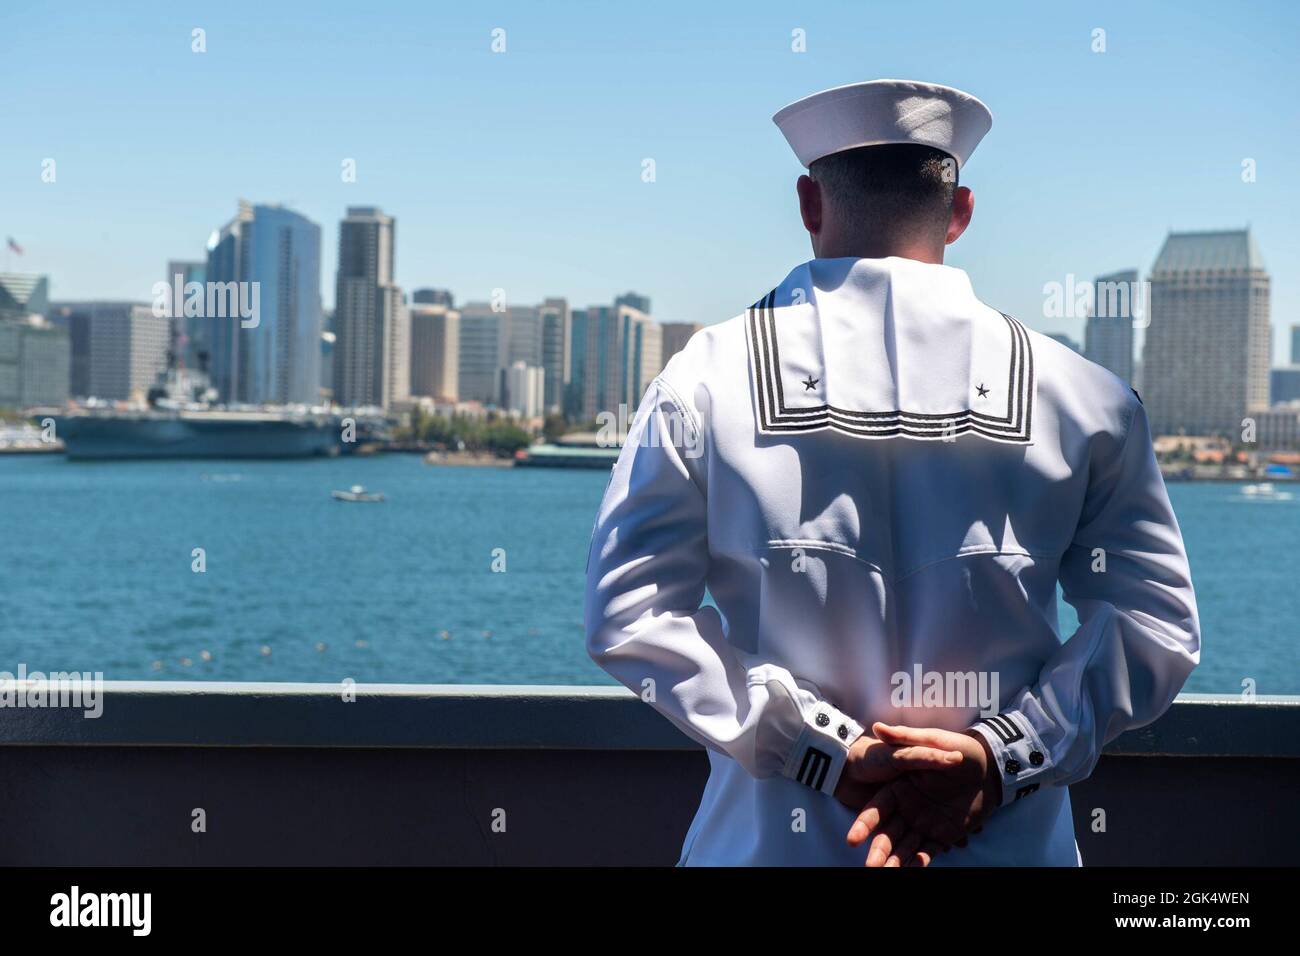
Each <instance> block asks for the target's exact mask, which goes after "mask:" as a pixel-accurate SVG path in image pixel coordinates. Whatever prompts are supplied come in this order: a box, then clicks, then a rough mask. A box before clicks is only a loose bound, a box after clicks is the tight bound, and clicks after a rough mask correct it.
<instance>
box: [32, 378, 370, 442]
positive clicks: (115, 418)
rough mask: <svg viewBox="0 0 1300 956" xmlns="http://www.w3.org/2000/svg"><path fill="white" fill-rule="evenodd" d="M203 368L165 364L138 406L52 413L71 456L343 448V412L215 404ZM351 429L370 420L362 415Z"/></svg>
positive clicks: (366, 426) (92, 407)
mask: <svg viewBox="0 0 1300 956" xmlns="http://www.w3.org/2000/svg"><path fill="white" fill-rule="evenodd" d="M211 398H212V395H211V390H210V389H209V387H208V383H207V380H206V378H205V377H204V376H202V375H200V374H198V373H194V372H191V371H188V370H186V369H176V368H173V369H170V370H168V372H167V373H166V374H165V376H164V379H163V381H162V382H161V383H160V384H159V385H158V386H156V387H155V388H153V389H151V390H150V392H149V396H148V402H147V404H145V405H142V406H136V407H130V406H126V407H124V406H120V405H106V404H99V405H87V406H84V407H83V406H78V407H73V408H70V409H69V410H67V411H65V412H62V413H59V414H56V415H54V416H53V417H54V419H55V430H56V433H57V435H58V437H59V439H60V440H61V441H62V442H63V444H64V447H65V449H66V452H67V455H68V457H69V458H70V459H78V460H88V459H98V460H115V459H131V458H309V457H314V456H328V455H337V454H339V453H340V452H341V451H345V450H349V445H355V442H349V441H347V440H346V439H345V435H346V431H345V428H344V425H345V419H346V417H347V416H345V415H343V414H341V413H339V412H335V411H331V410H329V409H327V408H323V407H318V408H307V407H302V406H285V407H273V408H272V407H251V406H219V405H214V404H213V403H212V401H211ZM357 426H358V430H359V431H361V432H363V434H364V433H365V432H368V431H369V430H371V429H373V428H374V422H373V421H370V420H369V419H364V420H362V421H360V422H358V423H357Z"/></svg>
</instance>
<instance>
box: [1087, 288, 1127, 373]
mask: <svg viewBox="0 0 1300 956" xmlns="http://www.w3.org/2000/svg"><path fill="white" fill-rule="evenodd" d="M1137 290H1138V274H1137V270H1136V269H1125V270H1123V271H1121V272H1112V273H1110V274H1109V275H1104V276H1098V277H1097V278H1096V280H1095V281H1094V282H1093V292H1094V294H1093V304H1092V309H1091V311H1090V312H1089V314H1088V322H1087V324H1086V326H1085V327H1084V330H1083V354H1084V357H1085V358H1087V359H1089V360H1091V361H1093V362H1096V363H1097V364H1098V365H1100V366H1101V367H1102V368H1108V369H1110V370H1111V371H1112V372H1114V373H1115V374H1116V375H1118V376H1119V377H1120V378H1122V379H1123V380H1124V381H1126V382H1129V383H1132V381H1133V315H1134V306H1135V305H1136V304H1137V303H1135V302H1134V301H1133V300H1134V296H1135V295H1136V294H1137Z"/></svg>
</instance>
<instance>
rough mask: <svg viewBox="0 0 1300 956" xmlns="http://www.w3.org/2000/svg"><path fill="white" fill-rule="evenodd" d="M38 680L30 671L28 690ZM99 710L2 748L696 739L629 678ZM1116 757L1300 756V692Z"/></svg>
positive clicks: (1190, 707)
mask: <svg viewBox="0 0 1300 956" xmlns="http://www.w3.org/2000/svg"><path fill="white" fill-rule="evenodd" d="M33 686H36V685H35V684H34V683H33V682H27V684H25V685H24V687H26V688H28V689H30V688H31V687H33ZM103 688H104V701H103V713H102V715H101V716H100V717H98V718H95V719H88V718H86V717H85V716H84V715H83V712H82V710H79V709H72V708H35V709H33V708H6V709H5V710H4V711H0V745H10V746H12V745H19V746H22V745H43V746H59V745H73V746H76V745H82V746H84V745H91V746H94V745H108V746H213V747H424V748H435V749H451V750H466V749H485V750H511V749H528V750H697V749H701V748H700V747H699V745H698V744H696V743H694V742H693V741H691V740H690V739H688V738H687V737H685V736H684V735H683V734H682V733H681V732H680V731H678V730H677V729H676V728H675V727H673V726H672V725H671V724H669V723H668V722H667V721H666V720H664V719H663V718H661V717H659V716H658V715H657V714H656V713H655V712H654V710H653V709H652V708H650V707H649V706H648V705H646V704H643V703H641V702H640V701H639V700H638V699H637V698H636V696H635V695H633V694H632V693H631V692H630V691H628V690H626V689H624V688H622V687H599V686H582V687H564V686H556V687H549V686H512V685H469V684H465V685H461V684H356V685H354V686H353V687H352V689H351V693H352V694H354V695H355V698H356V699H355V700H354V701H351V702H348V701H345V700H344V687H343V685H342V684H287V683H216V682H213V683H209V682H199V681H156V682H155V681H105V682H104V684H103ZM1106 753H1107V754H1112V755H1120V756H1122V755H1135V756H1136V755H1167V756H1185V757H1210V756H1228V757H1251V756H1260V757H1300V697H1269V696H1261V697H1257V698H1255V699H1254V700H1253V701H1251V700H1245V699H1242V698H1239V697H1227V696H1217V695H1205V694H1182V695H1180V696H1179V698H1178V701H1177V702H1176V703H1175V704H1174V706H1173V707H1172V708H1170V710H1169V711H1168V712H1167V713H1166V714H1165V715H1164V716H1163V717H1161V718H1160V719H1159V720H1158V721H1156V722H1155V723H1154V724H1151V725H1149V726H1147V727H1143V728H1140V729H1138V730H1135V731H1131V732H1129V733H1127V734H1124V735H1123V736H1121V737H1120V738H1119V739H1117V740H1115V741H1114V742H1112V743H1111V745H1110V746H1108V747H1107V748H1106Z"/></svg>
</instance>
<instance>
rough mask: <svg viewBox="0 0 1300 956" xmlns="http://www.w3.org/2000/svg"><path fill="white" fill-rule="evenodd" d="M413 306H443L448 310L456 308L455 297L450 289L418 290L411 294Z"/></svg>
mask: <svg viewBox="0 0 1300 956" xmlns="http://www.w3.org/2000/svg"><path fill="white" fill-rule="evenodd" d="M411 304H412V305H441V306H445V307H446V308H448V309H454V308H455V307H456V301H455V297H454V296H453V295H452V294H451V290H450V289H416V290H415V291H414V292H412V293H411Z"/></svg>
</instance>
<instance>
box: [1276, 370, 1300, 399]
mask: <svg viewBox="0 0 1300 956" xmlns="http://www.w3.org/2000/svg"><path fill="white" fill-rule="evenodd" d="M1268 400H1269V403H1270V404H1273V405H1277V404H1280V403H1282V402H1295V401H1300V365H1284V366H1282V367H1281V368H1275V369H1271V370H1270V371H1269V373H1268Z"/></svg>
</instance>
